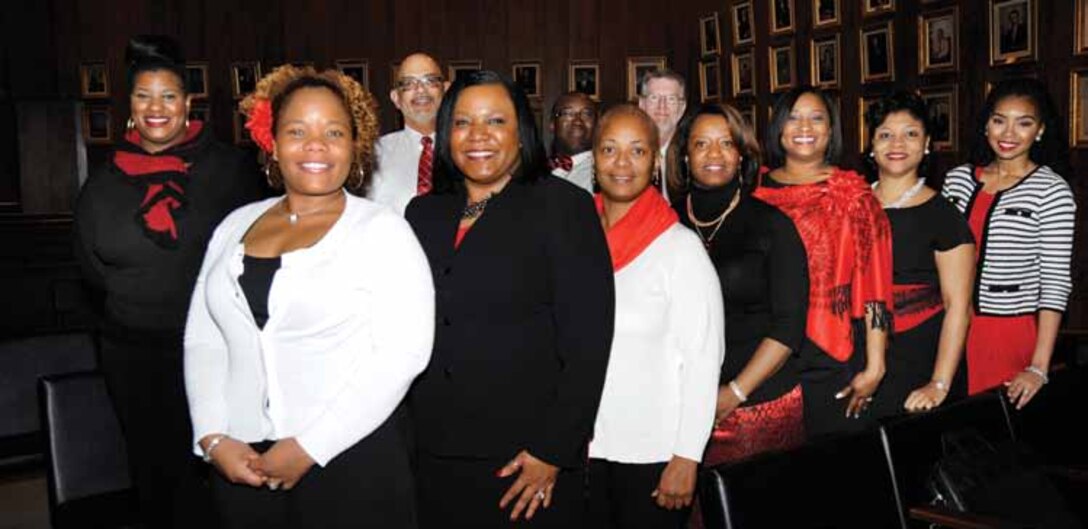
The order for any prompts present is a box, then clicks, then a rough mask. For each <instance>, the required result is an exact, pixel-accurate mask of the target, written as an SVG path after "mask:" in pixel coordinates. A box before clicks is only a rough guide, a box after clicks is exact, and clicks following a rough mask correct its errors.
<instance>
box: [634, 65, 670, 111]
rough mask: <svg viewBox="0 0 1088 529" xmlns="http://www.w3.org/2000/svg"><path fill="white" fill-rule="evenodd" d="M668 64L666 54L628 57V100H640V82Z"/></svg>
mask: <svg viewBox="0 0 1088 529" xmlns="http://www.w3.org/2000/svg"><path fill="white" fill-rule="evenodd" d="M666 66H668V61H667V60H666V59H665V57H664V56H660V55H657V56H651V57H628V58H627V100H628V101H632V102H633V101H636V100H638V83H639V81H641V80H642V77H643V76H644V75H646V74H647V73H649V72H652V71H654V70H659V69H662V68H665V67H666Z"/></svg>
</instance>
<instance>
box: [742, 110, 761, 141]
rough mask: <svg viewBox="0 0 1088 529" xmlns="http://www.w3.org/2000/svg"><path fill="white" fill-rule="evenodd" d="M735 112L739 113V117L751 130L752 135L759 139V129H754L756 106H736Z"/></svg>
mask: <svg viewBox="0 0 1088 529" xmlns="http://www.w3.org/2000/svg"><path fill="white" fill-rule="evenodd" d="M737 111H738V112H740V117H741V118H742V119H743V120H744V122H745V123H747V124H748V126H749V127H751V128H752V133H753V134H755V136H756V137H757V138H758V137H759V129H757V128H756V125H757V121H756V104H755V103H748V104H747V105H741V104H737Z"/></svg>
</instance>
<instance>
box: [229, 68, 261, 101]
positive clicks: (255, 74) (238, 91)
mask: <svg viewBox="0 0 1088 529" xmlns="http://www.w3.org/2000/svg"><path fill="white" fill-rule="evenodd" d="M260 78H261V63H260V62H259V61H243V62H233V63H231V65H230V80H231V83H230V84H231V87H230V91H231V94H232V95H233V96H234V98H235V99H241V98H243V97H245V96H246V94H248V93H250V92H252V91H254V90H256V89H257V80H258V79H260Z"/></svg>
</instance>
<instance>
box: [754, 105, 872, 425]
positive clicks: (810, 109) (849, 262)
mask: <svg viewBox="0 0 1088 529" xmlns="http://www.w3.org/2000/svg"><path fill="white" fill-rule="evenodd" d="M841 151H842V132H841V130H840V129H839V123H838V114H837V112H836V111H835V106H834V105H832V104H831V102H830V100H829V99H828V98H827V96H826V95H825V94H823V93H822V92H820V91H819V90H817V89H815V88H812V87H811V86H801V87H798V88H795V89H793V90H791V91H789V92H787V93H786V94H784V95H783V96H782V97H781V98H779V100H778V102H777V103H776V104H775V106H774V111H773V113H772V117H771V124H770V126H769V127H768V128H767V136H766V138H765V141H764V153H765V154H766V161H767V166H768V168H769V169H768V170H767V172H766V174H764V175H763V177H762V179H761V181H760V187H759V188H758V189H756V191H755V192H753V196H755V197H756V198H759V199H761V200H763V201H764V202H767V203H769V204H771V205H772V206H775V207H777V208H778V209H780V210H781V211H782V212H783V213H785V214H786V216H788V217H790V219H791V220H793V223H794V225H795V226H796V227H797V232H798V233H799V234H800V236H801V242H802V243H803V244H804V247H805V253H806V256H807V260H808V275H809V294H808V298H809V308H808V318H807V322H806V324H805V340H804V343H803V344H802V345H801V349H800V351H799V364H800V365H799V375H800V379H801V390H802V392H803V394H804V421H805V431H806V432H807V434H808V436H809V437H813V436H820V435H824V434H830V433H836V432H846V431H855V430H859V429H862V428H863V427H864V426H865V425H866V423H868V421H867V420H858V419H861V418H862V417H863V415H862V414H863V413H864V412H865V411H866V409H867V408H868V406H869V403H870V402H871V401H872V395H873V393H874V392H875V391H876V389H877V386H879V385H880V381H881V379H882V378H883V376H884V369H885V368H884V350H885V347H886V344H887V341H888V330H889V328H890V326H891V312H890V308H891V300H892V297H891V292H892V286H891V282H892V281H891V278H892V259H891V258H892V253H891V228H890V226H889V224H888V217H887V216H886V215H885V214H884V211H883V210H882V209H881V207H880V203H879V202H878V201H877V200H876V198H875V197H874V196H873V193H872V191H871V190H870V188H869V186H868V184H866V183H865V180H864V179H862V177H861V176H859V175H858V174H857V173H855V172H853V171H846V170H842V169H839V168H838V167H836V166H835V165H834V163H835V161H836V160H838V159H839V156H840V154H841Z"/></svg>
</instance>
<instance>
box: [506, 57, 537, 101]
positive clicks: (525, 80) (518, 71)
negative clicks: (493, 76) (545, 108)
mask: <svg viewBox="0 0 1088 529" xmlns="http://www.w3.org/2000/svg"><path fill="white" fill-rule="evenodd" d="M510 70H511V72H510V73H511V76H512V77H513V78H514V84H516V85H518V88H521V91H522V92H525V95H526V96H528V97H541V96H543V95H544V90H543V89H541V86H542V85H541V81H540V63H539V62H533V61H524V62H515V63H513V64H511V65H510Z"/></svg>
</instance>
